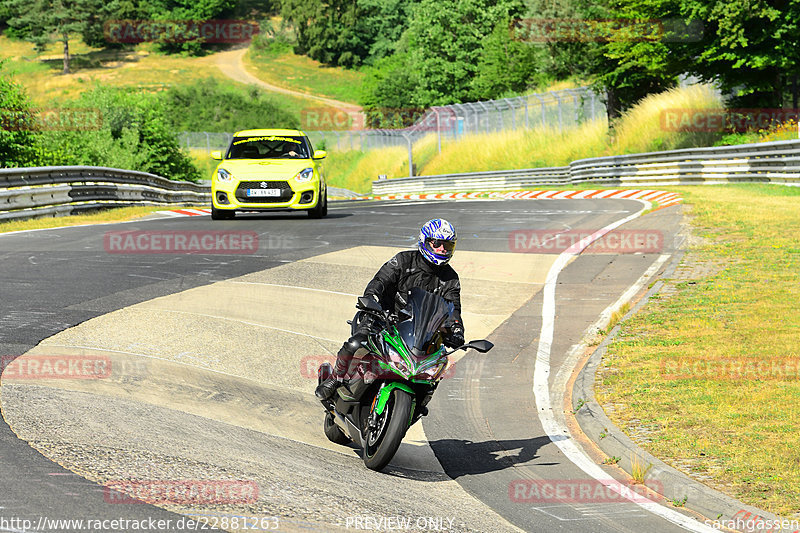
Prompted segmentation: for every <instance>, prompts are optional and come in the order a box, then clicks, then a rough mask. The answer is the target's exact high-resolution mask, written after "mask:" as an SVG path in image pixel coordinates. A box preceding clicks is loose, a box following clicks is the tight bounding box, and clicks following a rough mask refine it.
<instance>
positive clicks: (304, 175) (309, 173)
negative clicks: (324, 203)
mask: <svg viewBox="0 0 800 533" xmlns="http://www.w3.org/2000/svg"><path fill="white" fill-rule="evenodd" d="M294 179H296V180H297V181H299V182H301V183H302V182H304V181H311V180H312V179H314V169H313V168H311V167H309V168H304V169H303V170H301V171H300V172H298V173H297V175H296V176H295V177H294Z"/></svg>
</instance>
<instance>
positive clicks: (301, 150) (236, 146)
mask: <svg viewBox="0 0 800 533" xmlns="http://www.w3.org/2000/svg"><path fill="white" fill-rule="evenodd" d="M310 152H311V150H310V148H309V145H308V140H307V139H306V138H305V137H302V136H284V135H261V136H254V137H234V138H233V141H232V142H231V146H230V148H229V149H228V155H227V156H226V158H225V159H308V158H309V157H310Z"/></svg>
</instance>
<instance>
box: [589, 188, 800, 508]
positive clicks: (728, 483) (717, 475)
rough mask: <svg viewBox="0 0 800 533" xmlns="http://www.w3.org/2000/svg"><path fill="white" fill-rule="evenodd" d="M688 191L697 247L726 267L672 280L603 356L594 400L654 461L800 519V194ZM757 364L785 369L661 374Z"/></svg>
mask: <svg viewBox="0 0 800 533" xmlns="http://www.w3.org/2000/svg"><path fill="white" fill-rule="evenodd" d="M681 194H682V195H683V197H684V202H685V203H686V204H688V205H690V206H691V209H692V213H693V215H694V218H693V225H694V227H695V228H696V231H697V232H699V233H700V234H702V235H703V236H704V237H705V242H706V244H703V245H699V246H697V247H695V248H694V250H693V254H694V255H695V256H696V257H699V258H700V263H701V264H702V263H712V264H718V265H723V266H724V268H722V269H721V271H720V272H718V273H717V274H712V275H708V274H706V275H705V277H702V276H701V277H700V278H699V279H697V280H695V281H693V282H689V281H685V280H684V281H674V282H670V283H668V284H667V285H666V286H665V289H669V291H667V290H663V291H662V292H661V294H658V295H656V297H655V298H654V299H652V300H651V301H650V302H649V303H648V304H647V306H646V307H645V308H644V309H643V311H642V312H640V313H638V314H637V315H636V316H634V317H632V319H631V320H629V321H627V322H626V323H624V324H623V326H622V329H621V331H620V334H619V336H618V337H617V339H616V340H615V342H614V343H612V344H611V345H610V346H609V348H608V351H607V355H606V356H605V357H604V361H603V366H602V368H601V371H600V373H599V380H598V386H597V391H596V392H597V397H598V401H599V402H601V404H604V405H614V406H615V409H613V411H612V412H609V416H610V417H611V418H612V420H613V421H614V422H615V423H616V424H617V425H619V426H620V427H621V428H623V429H625V430H626V431H628V432H629V434H632V435H634V438H636V435H642V434H646V436H647V438H646V439H639V440H640V442H639V444H640V445H641V446H643V447H644V448H645V449H647V450H648V451H649V452H651V453H652V454H654V455H656V456H657V457H660V458H662V459H665V460H666V461H667V462H670V463H671V464H673V465H674V466H676V467H677V468H680V469H681V470H684V471H687V472H688V473H690V474H692V475H694V476H697V477H700V478H701V479H703V481H704V482H706V483H710V484H711V485H713V486H715V487H717V488H719V489H720V490H723V491H725V492H727V493H728V494H730V495H732V496H734V497H736V498H739V499H741V500H743V501H745V502H747V503H750V504H752V505H755V506H757V507H760V508H763V509H766V510H768V511H771V512H774V513H777V514H781V515H784V516H787V517H792V516H793V517H800V503H799V502H800V459H798V456H797V453H796V449H797V448H798V446H800V432H798V431H797V428H798V425H800V402H798V399H800V376H798V369H800V349H799V348H798V343H797V340H798V338H800V313H798V311H797V302H798V301H800V236H798V233H797V231H796V230H795V229H793V228H798V227H800V212H798V210H797V203H798V201H800V190H798V189H796V188H792V187H781V186H778V185H736V186H698V187H687V188H683V189H681ZM753 361H756V362H758V364H767V365H770V364H771V363H772V362H781V363H782V364H783V365H784V366H783V367H782V368H783V369H784V370H783V371H780V372H778V373H776V374H775V375H772V374H771V373H764V372H749V373H737V372H733V373H731V372H708V373H704V372H700V371H689V372H688V373H681V374H679V375H674V376H670V375H669V372H667V371H666V369H667V368H674V367H673V366H671V365H675V364H677V363H678V362H688V363H692V364H705V365H707V364H710V363H713V364H717V365H719V364H723V363H724V364H727V365H728V367H730V365H745V366H744V368H747V366H746V365H747V364H748V363H751V362H753ZM786 364H788V365H789V368H788V370H787V367H786ZM667 365H670V366H667ZM689 368H693V367H689Z"/></svg>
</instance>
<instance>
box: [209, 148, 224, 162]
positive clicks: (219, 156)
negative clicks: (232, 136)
mask: <svg viewBox="0 0 800 533" xmlns="http://www.w3.org/2000/svg"><path fill="white" fill-rule="evenodd" d="M211 159H216V160H221V159H222V151H221V150H214V151H213V152H211Z"/></svg>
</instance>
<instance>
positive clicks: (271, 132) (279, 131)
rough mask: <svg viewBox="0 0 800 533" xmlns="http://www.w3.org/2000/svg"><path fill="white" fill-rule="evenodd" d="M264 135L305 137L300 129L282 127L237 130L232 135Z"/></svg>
mask: <svg viewBox="0 0 800 533" xmlns="http://www.w3.org/2000/svg"><path fill="white" fill-rule="evenodd" d="M266 135H294V136H301V137H305V136H306V134H305V133H303V132H302V131H300V130H282V129H274V130H266V129H265V130H242V131H237V132H236V133H234V134H233V136H234V137H254V136H259V137H260V136H266Z"/></svg>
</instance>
